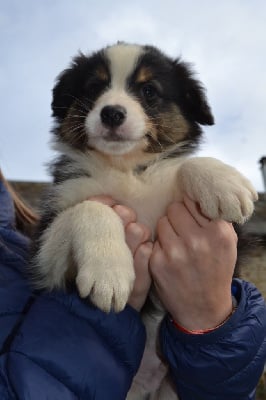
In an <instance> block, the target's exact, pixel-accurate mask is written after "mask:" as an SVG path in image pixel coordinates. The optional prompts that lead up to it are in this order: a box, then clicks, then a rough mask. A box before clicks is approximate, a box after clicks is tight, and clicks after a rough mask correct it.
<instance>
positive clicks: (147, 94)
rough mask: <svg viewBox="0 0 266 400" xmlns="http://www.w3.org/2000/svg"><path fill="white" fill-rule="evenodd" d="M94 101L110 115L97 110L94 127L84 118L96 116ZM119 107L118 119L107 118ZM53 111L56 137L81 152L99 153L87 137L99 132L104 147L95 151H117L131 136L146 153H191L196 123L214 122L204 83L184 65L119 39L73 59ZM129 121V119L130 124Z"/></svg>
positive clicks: (61, 78) (56, 90)
mask: <svg viewBox="0 0 266 400" xmlns="http://www.w3.org/2000/svg"><path fill="white" fill-rule="evenodd" d="M121 82H122V83H121ZM108 93H109V94H110V95H109V94H108ZM121 93H122V95H121ZM115 95H117V100H116V99H114V97H115ZM108 96H109V97H108ZM103 97H104V100H105V103H104V101H103V100H101V99H102V98H103ZM134 102H135V105H134ZM137 102H138V104H139V106H141V109H142V111H140V107H139V106H137V105H136V103H137ZM95 104H97V106H98V108H99V107H100V106H101V107H102V109H103V108H105V110H107V108H106V107H108V110H109V115H108V118H107V116H106V115H105V118H104V120H103V113H102V109H101V110H100V111H97V112H98V116H95V115H94V117H93V121H95V120H96V119H97V118H98V122H97V124H98V125H97V124H96V122H95V126H93V124H92V123H91V121H90V117H88V116H89V115H90V114H92V113H94V114H95V107H94V106H95ZM99 104H100V106H99ZM110 106H111V108H110ZM110 109H112V112H111V114H112V115H111V114H110ZM122 109H123V110H124V111H123V112H124V115H123V121H122V119H120V120H119V124H117V122H116V124H114V120H112V121H111V119H110V118H116V120H117V117H118V115H120V116H121V111H119V110H122ZM52 110H53V117H55V120H56V122H57V124H56V126H55V128H54V133H55V135H56V136H57V138H58V139H59V141H62V142H65V143H68V144H70V145H71V146H72V147H75V148H78V149H79V150H82V151H85V150H87V149H91V150H95V149H96V150H97V151H99V148H97V144H96V145H95V140H94V141H92V140H91V138H94V139H95V137H96V136H97V135H98V136H100V139H101V140H102V141H104V140H106V148H105V146H104V145H102V146H101V147H100V151H103V152H105V151H106V152H107V153H108V152H109V149H112V150H110V152H111V153H112V151H113V152H114V154H111V155H116V154H115V151H117V148H118V147H119V146H120V145H121V143H122V142H124V143H125V142H126V141H130V140H133V139H134V140H135V141H136V142H137V140H139V142H140V141H142V142H141V146H139V147H141V148H142V151H143V152H144V153H146V154H147V153H163V152H165V151H168V152H169V149H172V148H173V147H174V146H176V151H173V152H172V153H171V155H170V156H175V155H176V154H180V153H182V152H186V151H192V150H193V148H195V147H197V144H198V141H199V139H200V137H201V133H202V131H201V128H200V125H212V124H213V123H214V118H213V116H212V113H211V110H210V107H209V105H208V102H207V99H206V96H205V91H204V89H203V86H202V85H201V83H200V82H199V81H198V80H196V79H195V77H194V74H193V72H192V69H191V67H190V66H189V65H188V64H187V63H184V62H183V61H181V60H180V59H177V60H173V59H171V58H170V57H168V56H166V55H164V54H163V53H162V52H161V51H160V50H158V49H156V48H155V47H153V46H135V45H127V44H124V43H119V44H117V45H115V46H110V47H107V48H106V49H103V50H101V51H99V52H97V53H94V54H92V55H90V56H85V55H84V54H82V53H80V54H79V55H78V56H77V57H75V58H74V59H73V61H72V64H71V65H70V67H69V68H68V69H66V70H65V71H63V72H62V73H61V74H60V75H59V77H58V79H57V82H56V85H55V87H54V89H53V101H52ZM136 110H137V111H136ZM119 113H120V114H119ZM134 113H135V114H134ZM87 117H88V118H87ZM88 120H89V123H88ZM107 121H109V123H108V124H109V125H108V126H107V125H106V124H107ZM129 121H133V122H132V127H131V126H129V125H130V122H129ZM136 121H142V122H143V123H142V125H143V124H145V128H142V129H143V132H141V133H139V132H136V127H135V125H137V123H136ZM122 122H123V126H122ZM134 124H135V125H134ZM100 125H102V126H100ZM118 125H119V126H118ZM88 127H89V128H88ZM134 135H135V136H134ZM136 139H137V140H136ZM112 141H113V142H114V145H113V147H112V146H111V145H110V143H111V142H112ZM182 143H183V144H182ZM179 145H180V146H179ZM178 146H179V147H178ZM121 148H122V147H121ZM106 149H107V150H106ZM130 151H131V150H130ZM118 154H119V155H120V154H122V152H120V153H118ZM169 154H170V152H169Z"/></svg>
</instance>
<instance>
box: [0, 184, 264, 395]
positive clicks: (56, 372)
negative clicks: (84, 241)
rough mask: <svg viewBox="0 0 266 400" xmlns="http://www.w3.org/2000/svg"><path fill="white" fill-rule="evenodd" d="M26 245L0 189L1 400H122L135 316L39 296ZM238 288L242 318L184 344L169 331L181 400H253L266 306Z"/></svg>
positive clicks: (165, 330) (136, 350)
mask: <svg viewBox="0 0 266 400" xmlns="http://www.w3.org/2000/svg"><path fill="white" fill-rule="evenodd" d="M28 245H29V242H28V239H27V238H26V237H24V236H22V235H21V234H20V233H18V232H17V231H16V230H15V229H14V209H13V204H12V201H11V199H10V197H9V194H8V193H7V192H6V190H5V188H4V187H3V185H2V184H1V183H0V400H11V399H12V400H13V399H14V400H78V399H79V400H124V399H125V397H126V393H127V391H128V389H129V387H130V385H131V381H132V379H133V376H134V374H135V373H136V371H137V369H138V367H139V364H140V360H141V357H142V353H143V349H144V343H145V330H144V327H143V325H142V323H141V320H140V317H139V315H138V313H137V312H135V311H134V310H133V309H132V308H130V307H127V308H126V309H125V310H124V311H123V312H121V313H119V314H114V313H110V314H104V313H102V312H101V311H99V310H97V309H96V308H95V307H93V306H90V305H89V304H88V303H85V302H84V301H82V300H81V299H80V298H79V297H78V295H77V294H76V293H68V294H64V293H61V292H57V293H51V294H33V293H32V291H31V290H30V287H29V285H28V283H27V280H26V278H25V276H24V273H25V270H26V265H27V254H28ZM233 288H234V292H235V295H236V297H237V298H238V301H239V306H238V309H237V311H236V312H235V314H234V315H233V316H232V317H231V319H230V320H229V321H228V322H227V323H226V324H225V325H224V326H222V327H221V328H220V329H218V330H216V331H215V332H213V333H210V334H207V335H186V334H184V333H182V332H179V331H177V330H176V329H175V328H174V326H173V325H172V324H171V322H170V320H169V319H167V318H166V319H165V321H164V322H163V325H162V328H161V347H162V350H163V353H164V356H165V358H166V359H167V360H168V362H169V365H170V369H171V374H172V377H173V382H174V383H175V385H176V390H177V393H178V394H179V397H180V399H181V400H214V399H215V400H225V399H227V400H248V399H254V398H255V387H256V384H257V382H258V379H259V377H260V375H261V373H262V370H263V365H264V362H265V358H266V340H265V333H266V309H265V303H264V300H263V298H262V297H261V295H260V294H259V293H258V291H257V290H256V288H255V287H254V286H253V285H251V284H249V283H247V282H243V281H240V280H236V281H234V283H233Z"/></svg>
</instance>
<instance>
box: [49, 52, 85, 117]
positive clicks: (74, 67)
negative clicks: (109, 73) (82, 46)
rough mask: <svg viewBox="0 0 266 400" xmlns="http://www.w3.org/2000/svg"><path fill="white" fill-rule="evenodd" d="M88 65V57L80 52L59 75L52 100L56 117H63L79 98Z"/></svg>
mask: <svg viewBox="0 0 266 400" xmlns="http://www.w3.org/2000/svg"><path fill="white" fill-rule="evenodd" d="M87 66H88V58H87V57H86V56H84V55H83V54H82V53H79V55H78V56H77V57H75V58H74V59H73V61H72V63H71V65H70V67H69V68H68V69H66V70H64V71H63V72H62V73H61V74H60V75H59V76H58V77H57V81H56V85H55V87H54V89H53V100H52V111H53V116H54V117H57V118H59V119H63V118H64V117H65V116H66V114H67V112H68V109H69V107H70V106H71V104H72V103H73V102H74V101H75V100H77V99H78V98H79V96H80V94H81V92H82V90H83V85H84V81H85V79H86V68H87Z"/></svg>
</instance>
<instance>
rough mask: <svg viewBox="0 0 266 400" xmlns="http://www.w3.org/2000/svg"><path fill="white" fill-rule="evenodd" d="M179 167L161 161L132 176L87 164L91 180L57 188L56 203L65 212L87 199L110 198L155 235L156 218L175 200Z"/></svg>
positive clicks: (169, 162)
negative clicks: (131, 211) (132, 213)
mask: <svg viewBox="0 0 266 400" xmlns="http://www.w3.org/2000/svg"><path fill="white" fill-rule="evenodd" d="M179 165H180V161H179V162H177V161H176V160H175V161H173V160H164V161H161V162H160V163H158V164H154V165H153V166H151V167H149V168H147V169H146V171H144V172H143V173H141V174H134V173H133V172H132V171H126V172H124V171H119V170H117V169H114V168H110V167H109V168H106V166H105V165H104V164H102V163H99V162H95V164H90V170H89V172H90V175H91V177H81V178H77V179H71V180H69V181H65V182H63V183H62V184H60V185H59V186H58V187H57V189H56V191H57V195H56V203H57V206H58V207H59V209H60V210H64V209H66V208H69V207H71V206H74V205H75V204H77V203H79V202H81V201H83V200H86V199H88V198H89V197H90V196H97V195H102V194H104V195H109V196H111V197H113V198H114V199H115V200H117V202H118V203H120V204H124V205H126V206H129V207H131V208H133V209H134V210H135V212H136V213H137V219H138V221H139V222H142V223H144V224H146V225H148V226H149V227H150V228H151V229H152V231H154V229H155V227H156V223H157V221H158V218H159V217H161V216H162V215H164V214H165V209H166V207H167V206H168V205H169V203H170V202H171V201H173V199H174V198H176V196H177V192H178V188H177V179H176V173H177V170H178V167H179Z"/></svg>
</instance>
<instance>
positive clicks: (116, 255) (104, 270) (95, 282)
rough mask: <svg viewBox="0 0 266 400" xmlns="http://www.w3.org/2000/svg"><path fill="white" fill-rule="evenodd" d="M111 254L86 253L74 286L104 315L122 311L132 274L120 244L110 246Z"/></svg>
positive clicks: (130, 260) (128, 256)
mask: <svg viewBox="0 0 266 400" xmlns="http://www.w3.org/2000/svg"><path fill="white" fill-rule="evenodd" d="M110 247H112V252H111V254H108V255H104V254H98V255H97V254H95V255H93V254H90V258H89V260H88V263H87V264H86V265H84V266H83V267H81V268H80V269H79V272H78V275H77V277H76V284H77V287H78V290H79V293H80V296H81V297H87V296H89V297H90V300H91V301H92V303H93V304H95V305H96V306H97V307H99V308H100V309H101V310H103V311H105V312H109V311H110V310H111V309H113V310H114V311H115V312H119V311H122V310H123V309H124V308H125V306H126V303H127V301H128V299H129V296H130V293H131V291H132V288H133V284H134V280H135V274H134V267H133V257H132V254H131V252H130V250H129V248H128V247H127V245H126V244H125V243H124V244H123V243H121V244H120V246H119V248H118V247H117V245H116V246H114V245H111V246H110Z"/></svg>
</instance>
